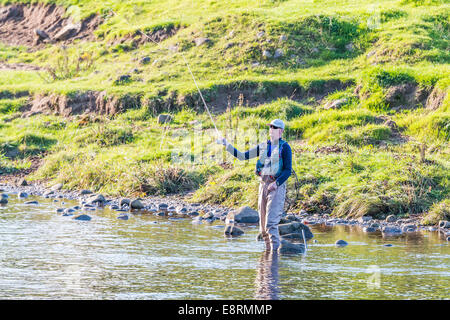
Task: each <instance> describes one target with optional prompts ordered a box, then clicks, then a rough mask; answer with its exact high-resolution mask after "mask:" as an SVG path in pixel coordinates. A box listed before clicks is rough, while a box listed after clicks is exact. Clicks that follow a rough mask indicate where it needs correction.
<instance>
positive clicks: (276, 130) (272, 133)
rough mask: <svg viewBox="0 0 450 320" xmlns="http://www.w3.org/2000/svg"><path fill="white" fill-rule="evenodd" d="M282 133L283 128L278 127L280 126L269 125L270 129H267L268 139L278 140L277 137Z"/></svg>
mask: <svg viewBox="0 0 450 320" xmlns="http://www.w3.org/2000/svg"><path fill="white" fill-rule="evenodd" d="M282 134H283V129H280V128H277V127H275V126H272V125H270V129H269V135H270V140H272V141H278V139H280V138H281V135H282Z"/></svg>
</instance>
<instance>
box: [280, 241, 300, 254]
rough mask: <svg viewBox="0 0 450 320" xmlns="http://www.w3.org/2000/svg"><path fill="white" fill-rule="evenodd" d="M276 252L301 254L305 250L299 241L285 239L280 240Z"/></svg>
mask: <svg viewBox="0 0 450 320" xmlns="http://www.w3.org/2000/svg"><path fill="white" fill-rule="evenodd" d="M278 252H279V253H280V254H303V253H304V252H305V246H304V245H303V244H301V243H291V242H289V241H287V240H281V244H280V247H279V248H278Z"/></svg>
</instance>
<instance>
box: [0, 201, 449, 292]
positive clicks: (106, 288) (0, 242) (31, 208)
mask: <svg viewBox="0 0 450 320" xmlns="http://www.w3.org/2000/svg"><path fill="white" fill-rule="evenodd" d="M9 195H10V198H9V203H8V204H7V205H6V206H2V207H0V247H1V252H0V299H11V298H14V299H362V298H363V299H448V298H449V297H450V295H449V287H450V281H449V280H450V268H449V267H450V248H449V244H448V243H447V242H446V241H445V240H444V239H443V238H441V237H440V236H439V234H438V233H435V232H433V233H432V232H422V233H414V234H408V235H407V236H402V237H397V238H383V237H382V236H381V235H380V234H370V235H367V234H365V233H363V232H362V231H361V229H360V228H358V227H348V226H336V227H326V228H325V227H322V226H313V227H312V230H313V233H314V235H315V237H314V239H315V240H317V243H312V242H310V243H309V245H308V251H307V254H306V255H303V256H302V255H297V256H273V255H271V254H265V253H264V250H263V249H264V246H263V243H261V242H256V240H255V238H256V235H257V232H258V230H257V228H256V226H248V227H244V230H245V234H244V235H243V236H241V237H239V238H235V239H228V238H225V237H224V235H223V224H222V223H221V222H215V223H214V224H207V223H203V224H200V225H197V224H193V223H192V220H191V219H190V218H185V219H177V220H175V219H169V218H167V217H155V216H152V215H149V214H136V215H133V214H130V215H129V216H130V218H129V220H126V221H124V220H119V219H117V216H118V213H117V212H115V211H111V210H109V209H100V210H97V211H92V212H88V214H89V215H90V216H91V217H92V220H91V221H75V220H73V219H72V218H73V217H64V216H61V214H57V213H56V211H55V210H56V208H58V207H71V206H74V205H77V204H78V202H75V201H68V200H58V202H53V201H54V200H53V199H43V198H40V197H29V198H27V199H25V200H23V199H18V198H17V195H15V194H9ZM30 200H37V201H38V202H39V204H38V205H36V204H34V205H33V204H25V203H24V202H25V201H30ZM61 201H63V202H65V203H64V204H61ZM337 239H344V240H346V241H347V242H348V243H349V245H348V246H346V247H343V248H337V247H335V245H334V242H335V241H336V240H337ZM384 244H392V245H393V246H391V247H385V246H383V245H384Z"/></svg>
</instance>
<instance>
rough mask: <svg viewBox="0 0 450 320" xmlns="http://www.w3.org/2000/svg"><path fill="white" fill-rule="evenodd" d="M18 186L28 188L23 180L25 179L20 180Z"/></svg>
mask: <svg viewBox="0 0 450 320" xmlns="http://www.w3.org/2000/svg"><path fill="white" fill-rule="evenodd" d="M18 185H19V186H20V187H25V186H28V182H27V180H25V178H22V179H21V180H20V181H19V183H18Z"/></svg>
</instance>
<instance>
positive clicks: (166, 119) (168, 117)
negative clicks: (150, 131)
mask: <svg viewBox="0 0 450 320" xmlns="http://www.w3.org/2000/svg"><path fill="white" fill-rule="evenodd" d="M171 121H172V116H171V115H170V114H160V115H159V116H158V123H159V124H164V123H168V122H171Z"/></svg>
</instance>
